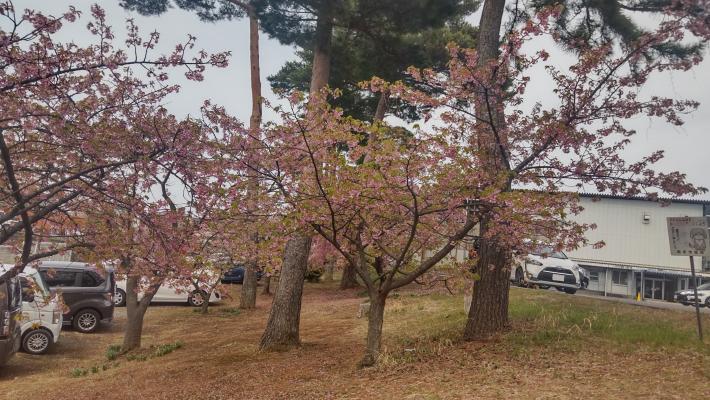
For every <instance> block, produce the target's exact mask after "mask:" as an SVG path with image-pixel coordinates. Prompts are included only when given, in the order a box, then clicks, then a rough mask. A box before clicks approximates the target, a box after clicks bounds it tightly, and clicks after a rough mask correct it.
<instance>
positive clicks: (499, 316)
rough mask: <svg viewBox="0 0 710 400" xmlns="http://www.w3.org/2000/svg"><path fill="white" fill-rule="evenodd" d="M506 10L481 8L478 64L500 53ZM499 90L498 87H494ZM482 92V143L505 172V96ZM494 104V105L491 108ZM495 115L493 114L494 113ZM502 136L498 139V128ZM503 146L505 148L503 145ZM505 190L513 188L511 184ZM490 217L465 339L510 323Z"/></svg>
mask: <svg viewBox="0 0 710 400" xmlns="http://www.w3.org/2000/svg"><path fill="white" fill-rule="evenodd" d="M504 11H505V0H485V2H484V4H483V10H482V11H481V21H480V24H479V30H478V45H477V46H478V47H477V51H478V56H479V61H478V63H479V64H478V66H479V67H481V68H484V67H486V65H487V64H486V63H487V62H489V61H490V60H494V59H496V58H497V57H498V49H499V46H500V28H501V21H502V19H503V12H504ZM493 92H495V91H493ZM484 96H488V94H485V93H483V92H482V93H481V94H480V95H479V96H478V98H477V99H476V114H477V115H478V116H479V120H480V121H482V122H481V123H480V124H479V131H480V132H481V133H480V139H479V143H480V145H481V146H483V148H484V149H485V151H484V152H483V154H484V155H485V157H486V159H485V160H484V163H485V164H486V165H487V168H489V169H490V170H491V171H492V172H493V173H503V172H504V169H503V168H504V163H503V162H502V161H501V159H502V158H503V157H502V156H503V152H505V151H507V138H506V137H505V134H504V132H505V129H504V127H505V119H504V113H503V111H504V110H503V103H502V99H501V98H499V97H495V96H494V97H488V98H486V97H484ZM489 107H490V109H489ZM491 116H492V117H493V118H490V117H491ZM494 130H495V131H497V132H498V133H499V136H500V143H497V140H496V139H495V135H494V132H495V131H494ZM501 147H502V148H501ZM503 189H504V190H509V189H510V187H509V184H508V187H507V188H503ZM488 220H489V219H488V218H486V217H485V216H482V223H481V241H480V246H481V247H480V252H479V259H478V264H477V270H478V273H479V275H480V280H479V281H477V282H475V286H474V291H473V299H472V300H471V308H470V309H469V313H468V319H467V321H466V327H465V328H464V335H463V336H464V339H465V340H480V339H486V338H488V337H490V336H491V335H494V334H496V333H499V332H501V331H503V330H504V329H506V328H507V327H508V292H509V289H510V281H509V268H510V265H509V263H510V260H509V256H508V252H507V251H506V250H505V249H504V248H501V247H500V246H496V243H495V238H488V239H486V238H485V237H484V235H485V231H486V225H487V224H488V222H485V221H488Z"/></svg>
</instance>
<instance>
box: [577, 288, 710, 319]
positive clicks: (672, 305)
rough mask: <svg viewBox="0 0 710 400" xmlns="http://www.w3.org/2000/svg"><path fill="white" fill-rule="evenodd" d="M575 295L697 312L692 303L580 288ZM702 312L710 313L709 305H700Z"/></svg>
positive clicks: (663, 308) (640, 305) (662, 308)
mask: <svg viewBox="0 0 710 400" xmlns="http://www.w3.org/2000/svg"><path fill="white" fill-rule="evenodd" d="M575 296H584V297H589V298H594V299H598V300H605V301H615V302H617V303H626V304H631V305H634V306H639V307H649V308H658V309H661V310H678V311H687V312H695V307H694V306H692V305H689V306H684V305H682V304H680V303H671V302H670V301H663V300H648V299H646V300H643V301H637V300H635V299H629V298H625V297H612V296H603V295H600V294H597V293H594V292H590V291H588V290H578V291H577V293H576V294H575ZM700 312H701V313H704V314H710V309H709V308H707V307H700Z"/></svg>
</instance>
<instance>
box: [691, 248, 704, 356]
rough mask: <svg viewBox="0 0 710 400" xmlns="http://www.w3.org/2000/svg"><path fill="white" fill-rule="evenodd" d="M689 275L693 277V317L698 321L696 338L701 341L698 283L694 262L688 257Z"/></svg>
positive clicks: (701, 328) (701, 326)
mask: <svg viewBox="0 0 710 400" xmlns="http://www.w3.org/2000/svg"><path fill="white" fill-rule="evenodd" d="M690 274H691V276H692V277H693V278H692V279H693V295H694V296H695V317H696V318H697V320H698V338H699V339H700V341H701V342H702V341H703V325H702V324H701V323H700V304H698V281H697V279H696V278H695V260H694V259H693V256H690Z"/></svg>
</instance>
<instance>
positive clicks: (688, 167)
mask: <svg viewBox="0 0 710 400" xmlns="http://www.w3.org/2000/svg"><path fill="white" fill-rule="evenodd" d="M93 3H96V0H94V1H89V0H14V4H15V6H16V8H18V9H19V8H34V9H39V10H42V11H43V12H45V13H47V14H55V15H57V14H59V13H61V12H63V11H64V10H66V9H67V7H68V6H69V5H74V6H76V7H77V9H79V10H82V11H85V14H84V15H83V16H82V18H81V20H80V22H79V23H75V24H71V25H70V26H68V27H67V29H63V30H62V35H61V40H62V41H69V40H73V41H75V42H77V43H79V44H81V43H82V42H83V43H86V41H87V40H88V34H87V33H86V30H85V25H86V22H87V21H88V20H89V16H88V10H89V7H90V5H91V4H93ZM99 4H101V5H102V6H103V7H104V8H105V9H106V12H107V15H108V20H109V23H110V24H112V25H113V26H114V29H115V31H116V33H117V37H118V39H122V38H123V37H124V32H125V29H124V25H125V19H126V18H134V19H135V21H136V23H137V24H138V26H139V27H140V28H141V29H142V31H143V32H144V33H148V32H150V31H153V30H157V31H158V32H160V34H161V42H162V44H163V45H168V44H174V43H178V42H181V41H184V40H185V38H186V36H187V34H188V33H190V34H193V35H195V36H197V38H198V43H197V47H198V48H204V49H206V50H207V51H211V52H216V51H227V50H228V51H231V52H232V58H231V61H230V66H229V67H228V68H226V69H212V70H209V71H208V73H207V74H206V78H205V80H204V81H203V82H200V83H195V82H189V81H186V80H185V79H183V78H182V77H181V74H177V73H173V74H172V76H173V77H175V81H176V82H177V83H180V84H181V85H183V88H182V90H181V94H179V95H176V96H172V97H171V98H170V102H169V104H168V107H169V109H170V110H171V111H172V112H173V113H175V114H177V115H186V114H194V113H196V112H197V110H198V109H199V106H200V104H201V103H202V101H203V100H204V99H210V100H212V101H213V102H214V103H218V104H221V105H223V106H225V107H227V109H228V110H230V111H231V112H232V113H233V114H234V115H235V116H237V117H239V118H240V119H241V120H243V121H248V119H249V112H250V98H249V94H250V89H249V47H248V45H249V43H248V28H249V27H248V21H247V20H246V19H240V20H235V21H223V22H218V23H203V22H201V21H199V20H198V18H197V17H196V16H195V15H194V14H192V13H189V12H185V11H182V10H179V9H173V10H170V11H169V12H168V13H166V14H164V15H161V16H159V17H143V16H140V15H137V14H135V13H128V12H126V11H125V10H123V9H122V8H121V7H119V6H118V0H104V1H100V2H99ZM119 43H120V42H119ZM260 45H261V72H262V79H263V80H264V84H263V87H264V95H265V96H266V97H267V98H269V99H272V100H274V99H275V96H274V94H273V93H272V92H271V90H270V87H269V85H268V82H266V77H267V76H269V75H272V74H274V73H275V72H276V71H278V70H279V68H280V67H281V66H282V65H283V64H284V62H286V61H288V60H290V59H293V58H294V57H295V56H294V49H293V48H291V47H287V46H282V45H280V44H279V43H278V42H277V41H275V40H270V39H269V38H268V37H266V35H263V34H262V35H261V43H260ZM546 45H547V43H546V42H541V43H539V44H538V46H540V47H544V46H546ZM164 49H165V48H164ZM548 51H551V53H552V54H553V57H558V59H560V60H562V62H561V63H560V64H561V65H564V64H566V63H567V62H569V58H568V56H566V55H564V54H563V53H562V52H560V51H556V50H555V49H548ZM547 85H548V83H547V79H546V78H545V77H544V76H543V72H542V71H540V72H539V73H538V74H536V75H533V76H532V81H531V85H530V86H529V89H528V91H529V93H532V94H535V95H536V98H537V99H539V100H541V101H545V100H546V99H547V100H548V101H553V100H554V98H552V97H551V96H552V95H551V93H550V92H549V90H546V89H549V86H547ZM538 93H539V96H537V95H538ZM643 93H644V94H646V95H657V96H669V97H674V98H689V99H694V100H697V101H699V102H700V103H701V105H700V108H699V109H698V110H697V111H696V112H694V113H693V114H692V115H689V116H687V118H686V124H685V125H684V126H682V127H675V126H671V125H669V124H667V123H665V122H664V121H661V120H651V119H648V118H637V119H634V120H631V121H628V123H627V126H629V127H632V128H634V129H636V130H637V131H638V135H637V136H636V137H634V139H633V143H632V145H631V147H630V148H629V151H628V152H627V155H628V157H629V158H630V159H636V158H638V157H640V156H641V155H643V154H648V153H650V152H652V151H655V150H658V149H663V150H665V154H666V158H665V159H664V160H663V161H662V162H661V163H660V169H661V170H666V171H668V170H679V171H682V172H685V173H687V175H688V177H689V179H690V181H691V182H693V183H695V184H697V185H701V186H705V187H708V188H710V154H709V153H710V61H707V60H706V61H705V62H703V64H701V65H699V66H698V67H696V68H695V69H693V70H691V71H689V72H674V73H666V74H663V75H658V76H655V77H654V78H653V79H651V80H650V81H649V83H648V85H647V87H646V88H645V89H644V91H643ZM265 117H266V118H267V119H268V118H270V117H273V115H271V114H270V113H268V111H267V112H266V115H265ZM702 197H703V198H707V199H710V194H706V195H704V196H702Z"/></svg>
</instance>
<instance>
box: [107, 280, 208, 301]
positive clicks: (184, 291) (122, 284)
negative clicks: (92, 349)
mask: <svg viewBox="0 0 710 400" xmlns="http://www.w3.org/2000/svg"><path fill="white" fill-rule="evenodd" d="M142 297H143V294H142V293H138V299H141V298H142ZM205 297H207V293H206V292H205V291H204V290H199V291H198V290H195V288H194V287H191V286H185V285H170V284H168V283H166V284H163V285H162V286H160V288H159V289H158V291H157V292H156V293H155V296H153V300H152V301H151V303H184V302H187V304H189V305H191V306H193V307H200V306H202V304H203V303H204V302H205V300H204V299H205ZM219 301H221V296H220V295H219V293H217V292H216V291H213V292H212V295H211V296H210V303H217V302H219ZM113 302H114V304H115V305H116V306H118V307H123V306H125V305H126V281H125V280H120V281H118V282H116V293H115V294H114V296H113Z"/></svg>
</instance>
